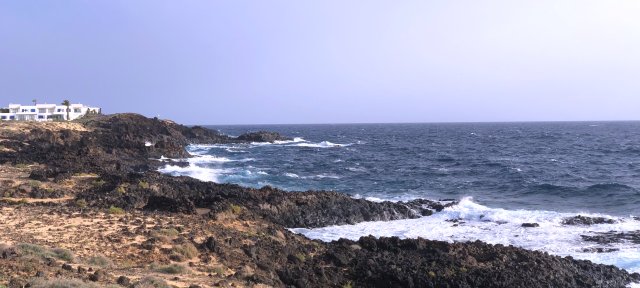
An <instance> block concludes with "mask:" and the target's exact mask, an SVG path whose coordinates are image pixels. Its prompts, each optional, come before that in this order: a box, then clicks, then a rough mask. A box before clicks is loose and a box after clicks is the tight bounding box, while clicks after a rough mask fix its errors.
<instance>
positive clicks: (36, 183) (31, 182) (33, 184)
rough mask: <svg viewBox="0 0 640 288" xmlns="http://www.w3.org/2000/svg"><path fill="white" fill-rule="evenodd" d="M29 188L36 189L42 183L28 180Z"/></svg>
mask: <svg viewBox="0 0 640 288" xmlns="http://www.w3.org/2000/svg"><path fill="white" fill-rule="evenodd" d="M28 183H29V186H31V187H33V188H38V187H40V186H42V182H40V181H38V180H29V182H28Z"/></svg>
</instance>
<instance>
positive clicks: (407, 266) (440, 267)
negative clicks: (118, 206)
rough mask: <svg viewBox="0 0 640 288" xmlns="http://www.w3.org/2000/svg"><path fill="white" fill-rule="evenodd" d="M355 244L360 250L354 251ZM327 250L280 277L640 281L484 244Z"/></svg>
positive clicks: (541, 283) (364, 243) (555, 283)
mask: <svg viewBox="0 0 640 288" xmlns="http://www.w3.org/2000/svg"><path fill="white" fill-rule="evenodd" d="M354 244H357V245H358V246H360V247H361V249H353V247H352V246H353V245H354ZM327 249H328V250H327V252H326V253H325V255H324V256H316V257H314V259H313V261H307V262H304V263H302V264H303V265H307V266H306V268H303V267H300V266H298V268H296V269H297V270H296V269H293V268H289V269H287V270H284V271H280V272H279V274H278V275H279V276H280V278H281V279H282V281H283V282H284V283H285V285H294V286H295V285H298V284H297V283H305V284H308V285H309V286H308V287H326V286H341V285H345V284H346V283H347V282H350V281H351V282H352V283H356V285H357V286H358V287H625V286H626V285H627V284H629V283H630V282H632V281H640V275H638V274H629V273H627V272H626V271H624V270H621V269H619V268H616V267H614V266H608V265H598V264H593V263H591V262H589V261H583V260H574V259H572V258H570V257H567V258H562V257H558V256H550V255H548V254H545V253H542V252H539V251H528V250H524V249H519V248H516V247H511V246H509V247H507V246H503V245H490V244H486V243H482V242H480V241H476V242H471V243H453V244H450V243H446V242H441V241H430V240H425V239H406V240H401V239H399V238H397V237H392V238H380V239H376V238H374V237H372V236H369V237H362V238H360V240H359V241H357V242H354V241H350V240H345V239H341V240H338V241H335V242H332V243H329V245H328V248H327ZM310 262H311V263H310ZM320 263H333V265H335V267H336V268H337V269H335V270H329V271H327V270H326V269H325V275H326V274H330V275H333V276H332V277H333V280H329V279H328V278H327V277H324V278H323V277H319V276H318V274H317V273H316V272H314V270H313V267H317V265H320ZM327 268H329V267H327ZM341 271H343V272H341ZM335 273H337V274H338V276H336V275H335ZM341 273H344V274H341ZM335 282H337V283H335Z"/></svg>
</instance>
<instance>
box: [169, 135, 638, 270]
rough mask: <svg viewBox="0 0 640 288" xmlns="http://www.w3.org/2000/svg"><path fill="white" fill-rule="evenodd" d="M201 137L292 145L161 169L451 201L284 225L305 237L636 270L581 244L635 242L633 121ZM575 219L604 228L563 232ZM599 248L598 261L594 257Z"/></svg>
mask: <svg viewBox="0 0 640 288" xmlns="http://www.w3.org/2000/svg"><path fill="white" fill-rule="evenodd" d="M206 127H208V128H211V129H216V130H219V131H220V132H222V133H224V134H227V135H232V136H237V135H240V134H242V133H245V132H249V131H259V130H268V131H276V132H279V133H281V134H282V135H285V136H287V137H290V138H291V139H292V140H290V141H277V142H275V143H250V144H229V145H222V144H212V145H192V146H189V147H188V151H189V152H190V153H191V154H192V155H193V156H194V157H193V158H190V159H188V161H189V166H187V167H181V166H179V165H175V164H173V163H171V161H170V160H168V161H167V163H166V165H165V166H164V167H162V168H161V169H160V171H162V172H165V173H169V174H172V175H185V176H190V177H194V178H197V179H200V180H204V181H213V182H218V183H235V184H240V185H243V186H248V187H256V188H259V187H262V186H265V185H270V186H273V187H277V188H281V189H284V190H287V191H291V192H292V193H295V192H296V191H306V190H333V191H338V192H341V193H345V194H348V195H350V196H351V197H354V198H364V199H367V200H371V201H405V200H411V199H416V198H426V199H432V200H451V199H453V200H455V201H458V204H457V205H454V206H452V207H449V208H446V209H445V210H444V211H442V212H438V213H435V214H434V215H432V216H427V217H422V218H418V219H410V220H398V221H388V222H365V223H360V224H356V225H341V226H331V227H322V228H315V229H308V228H305V227H290V228H291V231H293V232H296V233H300V234H304V235H306V236H307V237H310V238H313V239H320V240H323V241H332V240H337V239H339V238H348V239H354V240H356V239H358V238H360V237H361V236H366V235H374V236H377V237H382V236H398V237H401V238H417V237H422V238H426V239H432V240H441V241H448V242H463V241H475V240H480V241H484V242H487V243H491V244H503V245H513V246H517V247H522V248H525V249H530V250H540V251H544V252H548V253H550V254H554V255H560V256H572V257H574V258H577V259H586V260H591V261H593V262H596V263H603V264H610V265H616V266H618V267H620V268H623V269H626V270H628V271H630V272H640V244H637V243H633V241H632V240H631V239H628V240H623V241H621V242H618V243H611V244H597V243H594V242H588V241H585V240H584V238H583V237H582V236H583V235H584V236H594V235H599V233H606V232H611V231H616V233H618V232H625V233H640V218H638V217H639V216H640V122H536V123H533V122H532V123H423V124H322V125H236V126H206ZM577 215H582V216H589V217H604V218H606V219H611V220H614V223H613V224H596V225H589V226H587V225H564V224H563V223H562V222H563V219H565V218H567V217H573V216H577ZM523 223H538V224H539V227H534V228H524V227H522V224H523ZM636 242H638V241H636ZM599 248H602V249H600V250H601V251H605V252H602V253H597V252H593V251H596V250H597V249H599Z"/></svg>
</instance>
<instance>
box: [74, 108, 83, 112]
mask: <svg viewBox="0 0 640 288" xmlns="http://www.w3.org/2000/svg"><path fill="white" fill-rule="evenodd" d="M80 112H82V111H80V108H75V109H73V113H80Z"/></svg>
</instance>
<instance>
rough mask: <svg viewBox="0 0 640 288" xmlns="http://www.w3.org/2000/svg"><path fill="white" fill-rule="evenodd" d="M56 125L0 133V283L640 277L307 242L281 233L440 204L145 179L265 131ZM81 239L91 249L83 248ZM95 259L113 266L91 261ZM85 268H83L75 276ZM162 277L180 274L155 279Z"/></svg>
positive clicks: (410, 248)
mask: <svg viewBox="0 0 640 288" xmlns="http://www.w3.org/2000/svg"><path fill="white" fill-rule="evenodd" d="M64 124H69V125H61V126H60V125H58V126H59V127H57V126H56V127H54V125H49V124H44V123H42V124H41V123H4V122H3V123H0V125H2V126H0V127H1V128H2V130H0V134H1V135H0V137H1V138H3V139H2V142H1V145H2V148H3V149H0V164H1V165H2V169H3V171H6V172H3V175H13V176H10V177H5V178H7V179H5V180H7V181H12V182H11V183H9V182H5V183H6V184H4V185H3V189H4V191H0V192H3V193H4V194H3V196H5V198H3V200H2V202H1V204H0V205H1V206H0V207H1V209H2V216H3V217H8V218H3V220H5V221H3V223H5V224H3V226H2V227H0V228H1V229H5V231H15V232H14V233H5V235H4V236H2V237H1V238H0V244H2V243H4V244H8V245H6V246H4V247H0V248H2V249H1V250H2V251H1V252H0V253H2V255H3V257H2V259H0V261H1V262H2V264H3V265H2V266H3V267H9V268H8V269H7V268H3V269H4V270H3V271H2V273H3V274H2V275H6V277H4V279H2V278H0V284H5V285H8V286H9V287H18V286H16V285H19V284H20V283H28V282H30V281H31V282H33V281H36V280H37V279H35V280H34V278H39V279H40V280H43V279H49V280H51V281H53V280H54V279H56V278H65V279H79V281H85V282H86V283H93V282H98V283H100V285H107V284H113V285H116V284H123V283H124V282H126V281H125V280H122V279H124V278H121V277H120V276H123V277H125V278H126V279H128V281H129V283H128V284H133V285H135V283H136V282H141V280H142V279H144V277H146V276H149V275H151V276H153V277H156V278H162V279H163V281H166V282H167V283H169V284H171V285H176V286H178V287H190V286H191V287H196V286H193V285H198V286H200V287H208V286H212V285H214V284H215V285H218V286H223V287H226V286H229V285H232V284H233V285H235V286H240V287H270V286H273V287H285V286H293V287H349V285H350V286H353V287H388V286H395V287H436V286H437V287H439V286H444V285H449V286H453V287H462V286H472V287H478V286H483V287H514V286H527V287H548V286H556V287H558V286H562V287H585V286H587V287H596V286H600V287H625V286H626V285H627V284H629V283H630V282H631V281H640V275H638V274H629V273H627V272H626V271H624V270H621V269H618V268H616V267H613V266H606V265H598V264H593V263H591V262H589V261H579V260H574V259H572V258H561V257H557V256H551V255H548V254H545V253H541V252H536V251H528V250H524V249H520V248H514V247H505V246H502V245H489V244H485V243H481V242H472V243H455V244H449V243H446V242H439V241H429V240H424V239H413V240H411V239H410V240H400V239H398V238H393V237H392V238H380V239H375V238H372V237H363V238H361V239H359V240H358V241H351V240H344V239H342V240H338V241H334V242H329V243H324V242H320V241H313V240H310V239H308V238H306V237H303V236H301V235H297V234H294V233H292V232H290V231H289V230H288V229H287V228H291V227H307V228H312V227H324V226H329V225H338V224H355V223H361V222H365V221H388V220H395V219H410V218H418V217H422V216H428V215H430V214H431V213H433V212H434V211H438V210H442V209H443V208H444V206H442V204H440V203H437V202H432V201H428V200H415V201H411V202H398V203H391V202H380V203H377V202H370V201H366V200H363V199H353V198H351V197H348V196H346V195H344V194H340V193H336V192H326V191H308V192H284V191H281V190H279V189H275V188H272V187H263V188H261V189H251V188H244V187H241V186H238V185H230V184H216V183H207V182H201V181H199V180H195V179H191V178H187V177H173V176H168V175H163V174H160V173H158V172H154V170H156V169H157V168H158V167H159V165H161V163H160V162H159V161H156V160H150V159H160V158H161V157H162V156H164V157H170V158H184V157H189V155H188V153H186V151H185V147H186V145H188V144H191V143H203V144H204V143H206V144H214V143H228V142H233V141H258V142H260V141H267V142H270V141H276V140H278V139H284V138H278V137H281V136H279V135H276V134H265V133H262V134H259V133H257V134H247V135H242V136H240V137H238V138H231V137H228V136H224V135H220V134H218V133H216V132H214V131H211V130H207V129H205V128H201V127H197V126H196V127H185V126H182V125H178V124H176V123H174V122H171V121H163V120H158V119H149V118H145V117H143V116H139V115H135V114H120V115H111V116H100V117H96V118H88V119H83V120H81V121H78V122H74V123H64ZM47 125H48V126H47ZM16 126H17V128H16ZM33 181H38V182H39V183H37V182H33ZM29 188H30V189H29ZM9 190H11V191H9ZM7 196H9V197H7ZM22 199H26V200H22ZM35 199H48V200H35ZM53 199H56V200H53ZM52 213H53V215H55V217H53V218H47V217H42V216H41V215H48V214H52ZM43 219H45V220H43ZM60 219H62V220H64V221H59V220H60ZM96 222H97V223H96ZM30 225H31V226H30ZM18 227H24V228H22V229H18ZM90 227H94V228H96V229H93V230H92V229H89V228H90ZM115 228H117V229H116V230H114V229H115ZM47 229H49V230H47ZM50 231H54V232H56V233H54V232H50ZM174 231H175V232H174ZM83 233H87V234H83ZM67 234H71V235H77V237H79V238H73V237H71V238H67V239H65V238H66V236H65V235H67ZM167 234H168V235H167ZM45 236H47V237H45ZM80 238H82V239H99V240H100V241H96V242H95V243H93V244H81V243H82V242H78V241H77V239H80ZM74 239H76V240H74ZM19 243H29V244H38V245H42V247H49V248H51V249H53V248H64V249H67V250H69V251H70V252H72V253H73V254H75V257H73V258H74V259H72V260H69V258H67V259H59V258H56V257H53V258H54V259H53V262H52V261H51V260H48V258H52V257H51V256H50V254H46V253H45V256H46V257H40V258H38V257H34V255H33V254H29V253H27V252H25V249H23V248H24V247H22V248H21V247H20V246H19ZM83 245H89V247H91V248H89V250H88V251H87V250H84V249H86V248H85V247H84V246H83ZM23 246H24V245H23ZM194 249H195V250H194ZM41 250H42V249H41ZM44 250H46V249H44ZM187 251H188V252H187ZM99 254H105V255H106V256H104V257H106V258H108V260H109V261H107V262H111V264H110V265H106V266H105V267H100V266H95V265H93V264H90V263H88V262H90V261H88V260H89V259H90V258H91V257H94V256H96V255H99ZM4 255H7V256H6V257H5V256H4ZM51 255H55V253H54V254H51ZM27 256H29V257H27ZM36 256H37V255H36ZM40 256H42V255H40ZM189 256H191V257H189ZM76 258H77V259H76ZM25 263H31V264H34V263H35V264H34V265H35V267H37V268H36V269H32V268H29V269H30V270H29V269H26V268H25V267H26V266H27V265H26V264H25ZM49 264H51V265H49ZM63 265H67V266H63ZM171 265H175V266H171ZM69 266H71V269H69ZM65 267H66V268H65ZM87 267H90V268H91V269H92V270H93V271H92V272H89V271H84V272H82V273H80V271H81V270H82V269H80V268H83V269H85V270H88V269H87ZM171 267H173V268H175V269H173V270H181V268H176V267H183V268H184V269H182V272H180V273H178V274H170V273H168V274H167V273H162V272H160V271H163V269H162V268H167V269H168V268H171ZM169 270H171V269H169ZM173 270H172V271H173ZM98 271H101V272H98ZM185 271H186V272H185ZM39 272H42V273H39ZM59 272H60V273H59ZM130 272H133V273H130ZM36 274H38V275H40V276H39V277H36ZM43 274H44V275H43ZM92 275H93V276H92ZM176 277H177V278H178V280H176ZM94 280H96V281H94ZM119 280H121V281H119ZM119 282H123V283H119ZM12 283H13V284H12ZM124 284H127V283H124ZM12 285H13V286H12ZM87 285H89V284H87ZM121 286H129V285H121ZM43 287H46V286H43ZM158 287H161V286H158Z"/></svg>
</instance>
